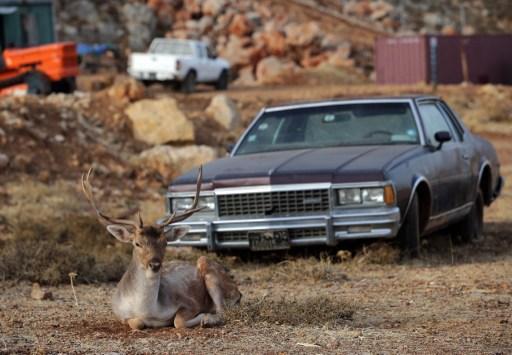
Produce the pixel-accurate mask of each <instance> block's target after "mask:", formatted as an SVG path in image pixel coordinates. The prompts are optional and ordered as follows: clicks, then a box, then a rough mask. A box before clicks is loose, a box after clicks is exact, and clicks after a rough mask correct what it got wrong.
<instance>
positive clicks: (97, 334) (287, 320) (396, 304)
mask: <svg viewBox="0 0 512 355" xmlns="http://www.w3.org/2000/svg"><path fill="white" fill-rule="evenodd" d="M410 89H411V88H400V87H395V88H390V89H385V90H384V92H385V93H386V94H391V93H402V92H405V91H410ZM372 90H373V91H375V94H378V93H379V91H382V89H377V88H376V87H373V88H372V87H370V88H365V89H363V88H362V87H347V88H344V87H326V88H325V89H324V90H322V91H320V90H310V91H307V90H303V91H301V90H298V89H296V88H295V89H293V88H282V89H272V90H266V89H254V90H248V91H244V90H236V91H230V92H229V94H230V96H232V97H233V98H234V99H236V100H237V102H238V104H239V106H240V107H241V109H242V113H243V116H244V119H247V117H249V115H250V114H252V113H253V112H254V111H255V110H256V109H257V107H261V105H263V104H272V103H275V102H278V101H294V100H297V99H316V98H319V97H335V96H357V95H361V94H365V95H366V94H371V93H372V92H373V91H372ZM417 90H418V91H420V92H425V91H427V90H428V88H419V89H417ZM440 90H441V93H440V94H441V95H443V96H448V97H447V98H448V100H449V101H450V100H452V102H450V103H451V104H454V105H458V106H459V107H460V108H461V109H464V108H467V107H468V106H471V105H473V106H476V107H479V104H480V102H479V101H468V102H465V103H464V102H463V101H464V100H463V98H464V96H465V95H467V92H468V91H476V92H479V90H483V89H482V88H478V87H470V88H464V89H461V88H457V87H453V88H452V87H447V88H441V89H440ZM506 93H507V95H509V94H510V90H507V91H506ZM161 94H165V93H155V95H161ZM484 94H485V93H484ZM491 94H492V93H491ZM176 95H177V96H178V97H179V98H180V100H181V101H180V102H182V103H183V105H184V106H185V110H186V111H187V113H189V114H192V115H193V114H194V112H196V111H200V110H202V109H203V106H204V105H206V104H207V102H208V101H209V98H210V97H211V96H212V95H213V93H210V92H209V91H205V92H201V93H198V94H194V95H189V96H187V97H184V96H181V95H179V94H176ZM490 96H492V95H490ZM473 97H478V95H474V96H473ZM493 106H496V107H498V108H499V105H493ZM503 112H505V110H504V111H503ZM497 114H501V111H500V112H498V113H497ZM466 122H467V123H468V124H470V125H471V127H472V128H473V129H475V130H476V131H478V132H479V133H481V134H482V135H484V136H486V137H487V138H489V139H490V140H491V141H492V142H493V143H494V145H495V146H496V148H497V149H498V152H499V155H500V159H501V161H502V173H503V175H505V177H506V178H507V179H508V181H512V159H511V157H512V144H511V143H510V138H509V135H510V128H509V127H508V126H509V125H510V123H509V122H500V121H499V120H496V119H493V118H492V117H491V116H489V118H488V120H486V121H485V122H479V121H474V120H472V119H470V120H469V121H466ZM511 204H512V188H511V187H510V185H508V186H506V189H505V190H504V191H503V195H502V196H501V197H500V199H499V200H498V201H497V202H496V203H495V204H493V206H491V208H489V209H487V210H486V222H487V223H486V227H485V228H486V233H485V234H486V237H485V239H483V240H481V241H478V242H475V243H473V244H470V245H452V243H451V242H450V239H449V238H448V237H447V236H443V235H439V236H435V237H432V238H428V239H426V240H425V249H426V252H425V255H424V256H423V257H422V258H421V259H419V260H415V261H396V260H395V259H394V258H386V257H384V258H383V257H379V255H378V253H379V252H376V253H377V254H372V253H375V251H372V250H373V249H372V248H368V249H364V250H363V251H360V250H361V245H356V246H350V248H351V250H352V251H358V250H359V252H358V255H357V256H356V257H354V258H352V259H350V260H348V261H345V262H334V261H333V262H331V261H329V260H328V259H318V258H317V259H307V258H304V257H297V256H295V257H293V258H290V259H286V260H284V261H282V260H275V259H274V260H271V261H254V260H252V261H250V262H249V261H245V262H242V261H240V260H239V259H233V258H224V261H225V262H226V263H227V264H229V266H230V268H231V270H232V272H233V274H234V276H235V278H236V279H237V280H238V282H239V283H240V289H241V291H242V292H243V294H244V298H243V300H242V306H241V307H242V308H241V311H239V312H234V313H231V314H230V316H229V319H228V323H227V324H226V325H225V326H223V327H219V328H214V329H190V330H176V329H174V328H166V329H159V330H145V331H141V332H132V331H131V330H129V329H128V328H127V327H126V326H124V325H122V324H121V323H120V322H118V321H117V320H116V319H115V318H114V316H113V314H112V312H111V310H110V295H111V293H112V291H113V288H114V287H115V284H110V283H109V284H91V285H84V284H80V285H75V290H76V296H77V300H78V306H77V305H76V304H75V299H74V296H73V291H72V289H71V286H70V285H61V286H57V287H48V289H49V290H50V291H51V292H52V293H53V296H54V299H53V300H45V301H36V300H33V299H31V298H30V290H31V285H30V284H29V283H24V282H12V281H0V290H2V291H1V292H0V353H58V352H64V353H109V352H117V353H190V354H192V353H232V354H241V353H245V354H252V353H315V354H318V353H346V354H349V353H393V354H394V353H428V354H431V353H436V354H444V353H457V354H471V353H474V354H481V353H485V354H509V353H512V238H511V233H510V231H511V229H512V214H511V212H510V208H509V206H511ZM340 247H341V248H348V246H340ZM387 249H389V247H385V248H384V250H387ZM318 255H319V254H317V255H316V256H317V257H318ZM386 255H387V254H386ZM20 262H23V263H30V260H20ZM0 276H1V275H0ZM326 299H331V300H332V302H331V303H329V304H327V303H326V302H325V300H326ZM256 302H261V307H259V308H252V307H250V306H249V305H250V304H253V303H256ZM333 307H338V308H339V312H336V315H335V316H331V314H326V313H332V309H333ZM326 310H331V311H329V312H326ZM298 317H302V319H303V320H304V321H303V322H297V318H298ZM299 319H300V318H299Z"/></svg>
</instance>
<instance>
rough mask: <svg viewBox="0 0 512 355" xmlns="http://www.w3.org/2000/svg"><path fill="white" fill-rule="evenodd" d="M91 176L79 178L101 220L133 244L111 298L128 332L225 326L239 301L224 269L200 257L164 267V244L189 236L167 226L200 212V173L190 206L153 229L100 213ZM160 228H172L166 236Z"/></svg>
mask: <svg viewBox="0 0 512 355" xmlns="http://www.w3.org/2000/svg"><path fill="white" fill-rule="evenodd" d="M90 175H91V170H89V172H88V173H87V175H85V176H82V188H83V191H84V194H85V196H86V197H87V199H88V200H89V202H90V204H91V205H92V207H93V208H94V210H95V212H96V214H97V216H98V219H99V221H100V222H101V223H102V224H103V225H105V226H106V228H107V230H108V231H109V232H110V234H112V235H113V236H114V237H115V238H117V239H118V240H119V241H121V242H123V243H131V244H132V245H133V256H132V260H131V262H130V264H129V266H128V269H127V270H126V272H125V273H124V275H123V277H122V278H121V281H120V282H119V284H118V285H117V288H116V290H115V293H114V295H113V297H112V308H113V311H114V313H115V315H116V316H117V317H118V318H119V319H121V321H123V322H124V323H127V324H128V325H129V326H130V327H131V328H132V329H143V328H144V327H151V328H153V327H164V326H169V325H172V324H174V326H175V327H176V328H184V327H187V328H188V327H194V326H197V325H201V326H215V325H220V324H223V313H224V307H225V306H231V305H234V304H236V303H238V302H239V300H240V298H241V296H242V295H241V293H240V292H239V291H238V288H237V286H236V284H235V283H234V281H233V280H232V279H231V277H230V276H229V275H228V273H227V271H226V270H225V269H224V267H223V266H222V265H220V264H218V263H216V262H214V261H210V260H208V259H206V258H205V257H204V256H201V257H200V258H199V259H198V260H197V265H196V266H194V265H191V264H189V263H186V262H180V261H173V262H171V263H169V264H165V265H164V264H163V259H164V254H165V250H166V247H167V242H168V241H173V240H176V239H178V238H180V237H182V236H183V235H185V234H186V233H187V231H188V228H184V227H179V228H178V227H175V228H173V227H172V226H171V224H172V223H175V222H179V221H183V220H185V219H186V218H188V217H190V216H191V215H192V214H194V213H195V212H197V211H199V210H200V208H197V204H198V200H199V190H200V188H201V178H202V170H201V169H199V175H198V178H197V188H196V195H195V199H194V202H193V204H192V207H191V208H190V209H187V210H186V211H184V212H183V213H181V214H178V213H176V212H174V213H173V214H172V215H171V216H169V217H168V218H167V219H166V220H165V221H164V222H163V223H161V224H158V225H151V226H145V225H144V223H143V221H142V218H141V216H140V213H139V215H138V216H139V218H138V221H137V222H135V221H132V220H127V219H116V218H111V217H109V216H107V215H106V214H104V213H103V212H101V211H100V210H99V209H98V207H97V205H96V202H95V200H94V196H93V192H92V186H91V184H90V182H89V179H90ZM164 227H170V228H166V230H165V231H164Z"/></svg>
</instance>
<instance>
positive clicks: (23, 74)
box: [0, 0, 78, 95]
mask: <svg viewBox="0 0 512 355" xmlns="http://www.w3.org/2000/svg"><path fill="white" fill-rule="evenodd" d="M52 7H53V3H52V1H45V0H32V1H30V0H17V1H16V0H0V50H2V53H1V57H0V95H2V94H7V93H13V92H19V91H22V92H28V93H31V94H40V95H47V94H49V93H51V92H72V91H74V89H75V77H76V76H77V75H78V56H77V53H76V46H75V44H74V43H72V42H61V43H53V42H54V36H55V35H54V34H55V30H54V23H53V8H52Z"/></svg>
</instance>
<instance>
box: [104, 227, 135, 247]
mask: <svg viewBox="0 0 512 355" xmlns="http://www.w3.org/2000/svg"><path fill="white" fill-rule="evenodd" d="M107 230H108V232H109V233H110V234H112V235H113V236H114V237H116V239H117V240H119V241H120V242H123V243H131V242H132V239H133V234H132V233H130V232H129V231H128V229H126V227H123V226H121V225H119V224H110V225H108V226H107Z"/></svg>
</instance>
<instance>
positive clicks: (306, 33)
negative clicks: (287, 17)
mask: <svg viewBox="0 0 512 355" xmlns="http://www.w3.org/2000/svg"><path fill="white" fill-rule="evenodd" d="M284 31H285V33H286V42H287V43H288V44H290V45H292V46H298V47H304V46H309V45H310V44H312V43H313V42H314V41H315V40H316V39H318V38H320V37H321V36H322V30H321V29H320V26H319V25H318V23H316V22H314V21H311V22H306V23H290V24H289V25H287V26H286V27H285V28H284Z"/></svg>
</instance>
